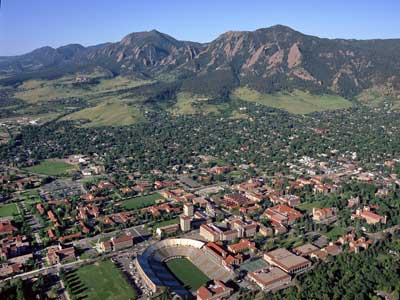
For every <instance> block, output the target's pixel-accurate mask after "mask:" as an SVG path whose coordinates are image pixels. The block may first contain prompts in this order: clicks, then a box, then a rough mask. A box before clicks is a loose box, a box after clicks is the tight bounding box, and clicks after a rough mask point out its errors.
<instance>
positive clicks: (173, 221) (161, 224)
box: [151, 218, 179, 230]
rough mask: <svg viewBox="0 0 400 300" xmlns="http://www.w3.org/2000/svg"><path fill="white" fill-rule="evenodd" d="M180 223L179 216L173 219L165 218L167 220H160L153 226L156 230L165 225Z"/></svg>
mask: <svg viewBox="0 0 400 300" xmlns="http://www.w3.org/2000/svg"><path fill="white" fill-rule="evenodd" d="M178 223H179V218H174V219H171V220H165V221H160V222H157V223H154V224H153V225H152V226H151V227H153V229H154V230H155V229H157V228H158V227H163V226H167V225H172V224H178Z"/></svg>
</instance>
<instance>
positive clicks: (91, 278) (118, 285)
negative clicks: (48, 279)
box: [66, 260, 136, 300]
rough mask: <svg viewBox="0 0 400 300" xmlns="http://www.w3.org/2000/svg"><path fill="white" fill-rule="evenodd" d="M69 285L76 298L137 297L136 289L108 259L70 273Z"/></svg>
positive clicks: (115, 299) (124, 299)
mask: <svg viewBox="0 0 400 300" xmlns="http://www.w3.org/2000/svg"><path fill="white" fill-rule="evenodd" d="M66 277H67V280H66V281H67V286H68V287H69V289H70V290H71V291H72V294H74V295H75V297H77V298H76V299H85V300H98V299H101V300H128V299H135V298H136V291H135V290H134V289H133V288H132V287H131V286H130V284H129V283H128V282H127V281H126V280H125V278H124V277H123V275H122V273H121V272H120V271H119V270H118V269H117V268H116V267H115V266H114V264H113V263H112V262H111V261H109V260H107V261H103V262H100V263H95V264H93V265H88V266H84V267H81V268H79V269H78V270H76V271H73V272H72V273H68V274H67V275H66Z"/></svg>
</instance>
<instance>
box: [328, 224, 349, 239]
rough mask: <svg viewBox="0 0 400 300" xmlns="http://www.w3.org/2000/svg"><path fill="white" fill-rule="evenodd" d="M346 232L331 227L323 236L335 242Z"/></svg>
mask: <svg viewBox="0 0 400 300" xmlns="http://www.w3.org/2000/svg"><path fill="white" fill-rule="evenodd" d="M346 232H347V230H346V229H345V228H343V227H333V228H332V229H331V230H329V231H328V232H327V233H325V234H324V235H325V236H326V237H328V238H329V239H331V240H335V239H336V238H338V237H339V236H342V235H344V234H346Z"/></svg>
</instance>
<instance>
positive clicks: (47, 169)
mask: <svg viewBox="0 0 400 300" xmlns="http://www.w3.org/2000/svg"><path fill="white" fill-rule="evenodd" d="M74 168H75V166H73V165H71V164H67V163H66V162H64V161H62V160H57V159H48V160H44V161H42V162H41V163H40V164H38V165H36V166H33V167H29V168H25V170H26V171H28V172H32V173H36V174H42V175H47V176H61V175H65V174H67V173H68V171H71V170H73V169H74Z"/></svg>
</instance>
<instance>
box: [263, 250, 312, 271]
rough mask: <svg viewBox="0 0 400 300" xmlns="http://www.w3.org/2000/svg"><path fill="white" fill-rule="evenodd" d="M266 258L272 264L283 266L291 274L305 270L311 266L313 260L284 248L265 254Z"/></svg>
mask: <svg viewBox="0 0 400 300" xmlns="http://www.w3.org/2000/svg"><path fill="white" fill-rule="evenodd" d="M264 259H265V260H266V261H267V262H268V263H269V264H271V265H273V266H277V267H279V268H281V269H282V270H283V271H285V272H286V273H289V274H297V273H301V272H304V271H305V270H307V269H308V268H309V267H310V266H311V262H310V261H309V260H307V259H305V258H304V257H301V256H297V255H295V254H293V253H291V252H289V251H288V250H286V249H284V248H278V249H276V250H273V251H269V252H267V253H265V254H264Z"/></svg>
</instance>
